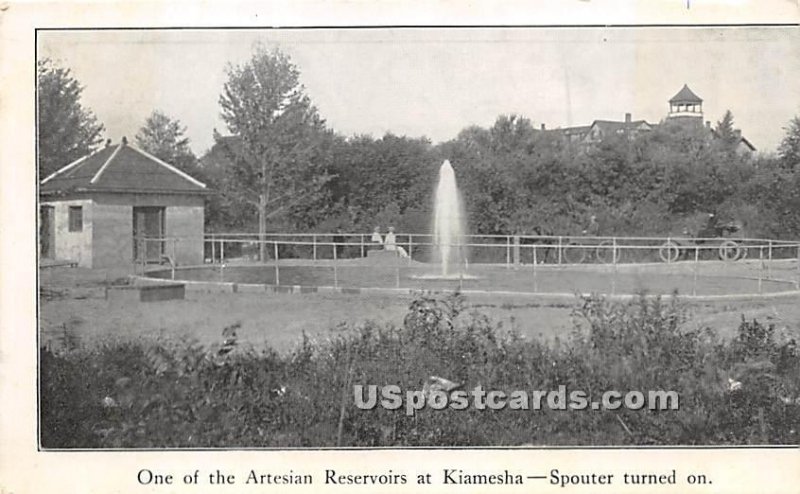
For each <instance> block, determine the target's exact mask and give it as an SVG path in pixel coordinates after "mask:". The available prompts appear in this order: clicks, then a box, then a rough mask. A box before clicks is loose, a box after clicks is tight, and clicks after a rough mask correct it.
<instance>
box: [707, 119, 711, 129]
mask: <svg viewBox="0 0 800 494" xmlns="http://www.w3.org/2000/svg"><path fill="white" fill-rule="evenodd" d="M706 128H707V129H710V128H711V120H706Z"/></svg>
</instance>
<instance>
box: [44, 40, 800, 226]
mask: <svg viewBox="0 0 800 494" xmlns="http://www.w3.org/2000/svg"><path fill="white" fill-rule="evenodd" d="M226 72H227V74H226V75H227V80H226V82H225V85H224V87H223V90H222V93H221V95H220V97H219V105H220V112H221V116H222V120H223V121H224V123H225V125H226V127H227V129H226V132H225V133H224V134H222V133H220V132H217V131H216V130H215V131H214V145H213V146H212V147H211V149H210V150H208V151H207V152H206V153H205V154H203V155H202V156H199V157H198V156H196V155H195V154H194V153H193V152H192V150H191V149H190V147H189V139H188V138H187V137H186V130H187V129H186V127H185V126H184V125H182V124H181V122H180V121H178V120H177V119H174V118H172V117H170V116H168V115H166V114H164V113H163V112H160V111H158V110H154V111H153V112H152V114H151V115H150V116H149V117H148V118H147V119H146V121H145V122H144V123H143V125H142V128H141V129H140V130H139V132H138V133H137V135H136V138H135V139H136V144H137V145H138V146H139V147H141V148H142V149H144V150H145V151H147V152H149V153H151V154H153V155H155V156H157V157H159V158H160V159H162V160H164V161H167V162H169V163H171V164H173V165H175V166H176V167H178V168H180V169H182V170H184V171H186V172H187V173H189V174H191V175H193V176H196V177H197V178H198V179H200V180H203V181H205V182H206V183H207V184H208V185H209V187H210V188H211V189H212V190H213V191H214V192H215V194H214V195H213V196H211V197H210V198H209V200H208V203H207V210H206V229H207V230H208V231H215V232H226V231H229V232H230V231H240V232H241V231H248V232H254V231H258V232H261V233H265V232H268V231H278V230H283V231H318V232H324V231H336V230H341V231H371V230H372V228H373V227H374V226H381V227H386V226H388V225H393V226H395V227H396V228H397V229H398V230H403V231H407V232H418V233H425V232H428V230H429V228H430V222H431V220H430V217H431V209H432V201H433V190H434V187H435V181H436V175H437V172H438V167H439V165H440V164H441V162H442V161H443V160H444V159H449V160H450V161H451V162H452V163H453V164H454V167H455V169H456V174H457V177H458V181H459V186H460V189H461V191H462V195H463V198H464V202H465V207H466V209H467V212H468V217H469V228H470V231H471V232H472V233H476V234H509V233H533V232H553V233H555V234H574V233H577V232H579V231H580V229H581V227H582V226H583V225H585V223H586V221H587V218H588V217H589V216H590V215H595V216H597V218H598V221H599V222H600V225H601V232H600V233H601V234H606V235H666V234H675V233H678V232H679V231H680V230H681V229H683V228H686V227H687V226H689V225H693V224H696V222H697V221H699V218H701V217H704V216H705V215H706V214H708V213H715V214H716V215H717V216H718V217H719V218H721V219H723V220H726V219H727V220H737V221H739V222H741V223H743V224H744V227H745V232H746V233H747V234H748V235H750V236H769V237H776V238H787V237H790V238H796V237H797V236H798V234H800V116H796V117H794V118H793V119H792V120H791V122H789V123H788V125H787V126H786V127H785V135H784V138H783V140H782V142H781V144H780V147H779V148H778V151H777V153H776V154H771V155H766V154H759V155H757V156H748V155H743V154H741V153H738V152H737V149H736V148H737V145H738V136H736V133H735V131H734V127H733V124H734V117H733V115H732V114H731V112H726V114H725V115H724V116H723V118H722V119H721V120H720V121H718V122H717V124H716V126H715V128H714V133H713V136H712V134H711V133H710V132H709V131H708V129H705V128H703V127H702V126H698V127H690V126H685V125H674V124H673V125H671V124H669V123H668V122H663V123H662V124H661V125H658V126H656V127H655V128H654V129H653V130H651V131H649V132H642V133H640V134H637V135H635V136H631V135H628V134H623V135H613V136H609V137H607V138H604V139H603V140H602V141H601V142H599V143H597V144H594V145H591V146H586V145H579V144H575V143H571V142H569V140H567V139H565V137H564V136H563V134H561V133H559V132H557V131H544V130H540V129H537V128H535V127H534V126H532V125H531V121H530V119H528V118H526V117H524V116H522V115H500V116H498V117H497V119H496V121H495V122H494V124H493V125H492V126H491V127H488V128H484V127H479V126H470V127H466V128H464V129H463V130H462V131H461V132H460V133H459V134H458V135H457V136H456V137H455V138H454V139H452V140H449V141H447V142H442V143H439V144H435V145H434V144H432V143H431V141H430V140H429V139H427V138H425V137H419V138H412V137H406V136H397V135H393V134H391V133H387V134H386V135H384V136H382V137H378V138H376V137H373V136H369V135H354V136H343V135H341V134H338V133H336V132H335V131H334V130H333V129H331V128H330V127H329V126H328V125H327V123H326V122H325V120H324V119H323V118H322V116H321V115H320V114H319V111H318V110H317V108H316V107H315V106H314V105H313V102H312V101H311V99H310V97H309V96H308V95H307V94H306V91H305V88H304V87H303V85H302V84H301V82H300V71H299V69H298V67H297V66H296V65H294V64H293V63H292V61H291V60H290V59H289V57H288V56H286V55H285V54H284V53H282V52H281V51H279V50H278V49H273V50H268V49H266V48H264V47H257V48H256V49H255V51H254V53H253V55H252V57H251V58H250V59H249V60H248V61H247V62H245V63H243V64H240V65H231V66H229V67H228V68H227V70H226ZM82 90H83V87H82V86H81V85H80V83H79V82H78V81H77V80H76V79H75V78H74V76H72V74H71V72H70V71H69V69H67V68H63V67H59V66H57V65H56V64H54V63H53V62H52V61H51V60H47V59H45V60H42V61H40V62H39V63H38V148H39V149H38V157H39V159H38V166H39V176H40V178H44V177H45V176H47V175H49V174H50V173H52V172H53V171H55V170H57V169H58V168H60V167H62V166H64V165H66V164H67V163H69V162H71V161H73V160H75V159H77V158H79V157H80V156H82V155H85V154H88V153H89V152H91V151H93V150H96V149H97V148H98V147H99V146H100V145H101V142H102V134H103V131H104V128H103V125H102V123H100V122H99V121H98V120H97V118H96V116H95V115H94V114H93V113H92V112H91V111H90V110H89V109H87V108H85V107H84V106H83V105H82V104H81V101H80V97H81V91H82ZM774 124H775V123H774V122H770V125H774Z"/></svg>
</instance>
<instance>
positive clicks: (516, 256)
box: [514, 235, 521, 269]
mask: <svg viewBox="0 0 800 494" xmlns="http://www.w3.org/2000/svg"><path fill="white" fill-rule="evenodd" d="M519 245H520V241H519V235H514V268H515V269H516V268H519V265H520V261H521V260H520V253H519Z"/></svg>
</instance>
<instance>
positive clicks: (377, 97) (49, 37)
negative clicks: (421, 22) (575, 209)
mask: <svg viewBox="0 0 800 494" xmlns="http://www.w3.org/2000/svg"><path fill="white" fill-rule="evenodd" d="M257 43H260V44H263V45H265V46H267V47H273V46H276V47H278V48H279V49H280V50H282V51H283V52H284V53H286V54H288V55H289V56H290V57H291V59H292V61H293V63H295V65H297V67H298V69H299V70H300V74H301V82H302V83H303V85H304V86H305V89H306V93H307V94H308V96H309V97H310V98H311V100H312V101H313V102H314V104H315V105H316V107H317V108H318V110H319V112H320V114H321V116H322V117H323V118H324V119H325V120H326V121H327V123H328V125H329V127H331V128H333V129H334V130H335V131H337V132H339V133H340V134H343V135H346V136H351V135H354V134H371V135H373V136H375V137H380V136H382V135H383V134H384V133H386V132H391V133H393V134H395V135H407V136H410V137H420V136H425V137H428V138H429V139H431V140H432V141H433V142H434V143H435V142H441V141H446V140H449V139H452V138H455V137H456V135H457V134H458V132H459V131H460V130H461V129H463V128H464V127H467V126H469V125H480V126H483V127H488V126H491V125H492V123H493V122H494V121H495V119H496V118H497V117H498V116H499V115H501V114H509V113H516V114H520V115H523V116H525V117H527V118H529V119H530V120H531V121H532V122H533V124H534V125H535V126H537V127H538V126H540V125H541V124H545V125H546V127H547V128H557V127H567V126H572V125H588V124H590V123H591V122H592V121H593V120H595V119H607V120H623V119H624V116H625V113H631V114H632V116H633V119H634V120H638V119H644V120H647V121H648V122H652V123H657V122H658V121H660V120H661V119H662V118H664V117H665V116H666V113H667V112H668V109H669V107H668V103H667V101H668V100H669V98H670V97H672V96H673V95H674V94H675V93H677V92H678V91H679V90H680V89H681V87H682V86H683V85H684V84H688V85H689V87H690V88H691V89H692V90H693V91H694V92H695V93H696V94H698V95H699V96H700V97H701V98H703V100H704V103H703V109H704V113H705V120H709V121H711V122H712V123H716V122H717V121H718V120H720V119H721V118H722V116H723V114H724V113H725V110H728V109H729V110H731V112H733V115H734V124H735V126H736V127H737V128H740V129H741V130H742V133H743V135H744V136H746V137H747V138H748V140H750V141H751V142H752V143H753V144H754V145H755V146H756V148H758V150H759V151H764V152H772V151H774V150H775V149H776V148H777V146H778V144H779V142H780V140H781V138H782V137H783V134H784V128H785V127H786V126H787V125H788V123H789V121H790V120H791V119H792V118H793V117H794V116H795V115H800V82H798V81H800V29H798V28H796V27H794V28H791V27H730V28H707V27H703V28H700V27H693V28H688V27H662V28H654V27H629V28H589V27H580V28H404V29H387V28H377V29H328V28H325V29H267V30H253V29H247V30H155V29H154V30H128V31H124V30H121V31H40V32H39V36H38V45H37V49H38V57H39V58H40V59H41V58H44V57H49V58H51V59H53V60H54V61H55V62H56V63H57V64H58V65H61V66H64V67H68V68H70V69H71V70H72V72H73V75H74V76H75V77H76V78H77V79H78V80H79V81H80V82H81V84H82V85H83V86H84V88H85V89H84V92H83V97H82V103H83V104H84V105H85V106H86V107H88V108H89V109H91V110H92V111H93V112H94V113H95V115H97V117H98V119H99V120H100V121H101V122H102V123H103V124H104V125H105V128H106V136H105V137H107V138H110V139H112V140H114V141H118V140H119V139H121V138H122V136H127V137H128V138H129V139H132V138H133V137H134V136H135V134H136V132H137V130H138V129H139V128H140V127H141V126H142V124H143V123H144V121H145V119H146V118H147V116H148V115H149V114H150V113H151V112H152V111H153V110H155V109H158V110H160V111H162V112H164V113H166V114H167V115H169V116H171V117H173V118H177V119H179V120H180V121H181V123H182V124H183V125H185V126H186V127H187V136H188V137H189V138H190V143H191V146H192V148H193V150H194V151H195V153H197V154H198V155H201V154H202V153H203V152H205V151H206V150H207V149H208V148H209V147H210V146H211V145H212V144H213V130H214V129H217V130H218V131H219V132H221V133H222V134H227V133H228V132H227V128H226V127H225V124H224V122H223V121H222V120H221V118H220V116H219V113H220V107H219V96H220V94H221V92H222V87H223V85H224V83H225V81H226V79H227V75H226V68H227V67H228V66H229V64H233V65H238V64H242V63H245V62H247V60H248V59H249V58H250V56H251V55H252V53H253V49H254V47H255V46H256V44H257Z"/></svg>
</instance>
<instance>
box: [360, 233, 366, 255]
mask: <svg viewBox="0 0 800 494" xmlns="http://www.w3.org/2000/svg"><path fill="white" fill-rule="evenodd" d="M359 237H361V257H366V252H365V249H364V234H363V233H362V234H361V235H359Z"/></svg>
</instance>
